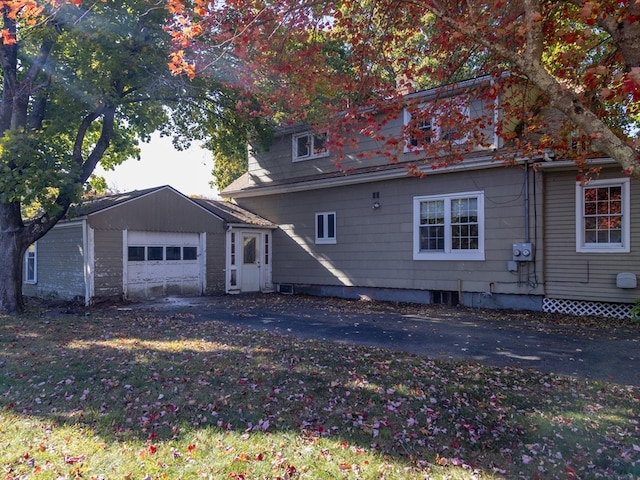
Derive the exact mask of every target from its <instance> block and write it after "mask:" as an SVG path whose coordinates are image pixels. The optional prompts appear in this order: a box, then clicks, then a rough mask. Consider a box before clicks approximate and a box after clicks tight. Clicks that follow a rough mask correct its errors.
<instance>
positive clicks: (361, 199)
mask: <svg viewBox="0 0 640 480" xmlns="http://www.w3.org/2000/svg"><path fill="white" fill-rule="evenodd" d="M480 81H482V79H480V80H478V79H474V80H469V81H467V82H461V83H459V84H457V85H455V86H452V87H451V88H450V89H449V90H448V91H447V92H446V93H444V94H443V90H442V89H438V90H435V89H434V90H430V91H425V92H417V93H413V94H411V95H409V96H407V101H408V103H407V105H409V104H411V105H415V104H416V102H418V103H417V104H418V105H427V104H429V102H434V101H436V100H437V101H440V100H442V97H443V96H448V98H452V99H454V98H457V99H460V98H462V99H463V100H462V101H460V102H458V103H457V104H458V105H462V107H455V108H456V115H464V116H466V117H469V118H471V119H473V118H474V117H477V116H478V115H480V114H481V111H482V110H483V105H482V100H481V99H479V98H474V96H473V93H471V94H470V93H469V92H473V88H474V86H475V85H477V84H478V82H480ZM442 111H443V112H444V115H445V116H449V117H451V116H452V113H451V109H450V110H449V111H447V110H446V109H443V110H442ZM494 111H496V112H499V111H500V109H499V108H498V109H495V110H494ZM412 112H415V108H413V110H412V109H411V108H409V107H407V108H405V110H404V113H403V114H400V115H397V118H395V119H393V120H390V121H388V122H386V123H384V126H383V131H382V133H388V134H394V135H396V136H398V135H400V133H401V132H402V131H403V129H406V128H407V124H408V122H409V121H410V119H411V115H412V114H413V113H412ZM438 125H440V126H438ZM442 125H444V123H439V122H438V121H437V120H436V119H434V120H433V121H430V119H428V118H427V119H426V120H424V119H423V120H422V121H421V122H420V123H419V125H418V127H417V128H418V129H419V130H422V131H425V132H428V133H429V135H436V136H437V135H441V136H444V135H450V132H448V131H444V127H442ZM448 128H452V127H448ZM514 128H515V127H514ZM454 133H455V132H454ZM494 133H495V132H493V127H491V126H490V125H489V126H486V127H485V131H484V132H483V137H484V141H483V142H481V144H480V145H479V146H474V147H473V148H468V149H467V150H466V151H465V152H464V154H463V161H461V162H459V163H455V164H452V165H449V166H443V167H442V168H439V169H435V170H431V169H430V167H429V166H428V165H424V164H422V163H417V164H416V165H417V169H418V170H420V171H422V172H425V173H426V174H427V175H426V177H425V178H419V177H417V176H415V175H408V173H407V168H406V167H407V166H408V165H410V164H412V163H414V162H415V158H416V155H415V153H416V152H415V147H416V146H418V147H419V142H414V139H415V136H414V135H413V134H412V136H411V137H410V140H408V141H407V145H406V147H405V149H406V151H407V155H406V157H407V159H406V160H403V158H400V159H399V161H398V162H397V163H389V162H388V160H387V158H385V157H384V156H375V155H374V156H373V157H372V158H368V157H369V155H362V153H368V152H373V151H374V145H373V141H372V140H370V139H367V138H362V139H361V141H360V143H359V146H358V149H359V150H358V151H351V152H346V155H345V158H344V159H342V170H338V169H337V168H336V165H335V163H334V161H333V156H332V153H331V151H330V150H329V149H328V148H327V144H326V141H327V136H326V133H325V132H314V131H311V130H310V129H309V128H305V127H304V126H296V127H286V128H282V129H281V130H279V131H278V132H277V133H276V135H275V139H274V141H273V144H272V145H271V147H270V148H269V150H268V151H251V153H250V158H249V165H248V171H247V172H246V173H245V174H244V175H243V176H241V177H240V178H239V179H238V180H236V181H235V182H234V183H232V184H231V185H229V186H228V187H227V188H226V189H225V190H224V191H223V192H222V195H223V196H224V197H227V198H229V199H231V200H232V201H233V202H234V203H235V204H237V205H238V206H240V207H242V208H246V209H247V210H249V211H252V212H255V213H256V214H258V215H260V216H261V217H263V218H267V219H269V220H270V221H271V222H273V223H274V224H276V225H278V228H277V229H276V230H275V231H274V232H273V239H272V248H271V250H270V251H271V252H272V255H273V263H272V280H273V283H274V285H276V288H277V290H279V291H281V292H298V293H308V294H314V295H326V296H338V297H345V298H371V299H376V300H390V301H410V302H420V303H451V304H462V305H465V306H470V307H490V308H515V309H528V310H537V311H548V312H569V313H575V314H598V315H609V316H625V315H628V313H629V310H630V306H631V304H632V303H633V302H634V301H635V300H636V299H637V298H640V290H639V289H638V286H637V281H636V277H637V275H638V274H639V273H640V184H638V182H637V181H636V180H633V179H630V178H628V177H626V176H624V175H623V174H622V173H621V172H620V168H619V167H618V166H617V165H616V164H615V163H614V162H613V161H612V160H611V159H608V158H594V159H592V162H593V163H594V164H596V165H598V166H600V167H602V172H601V174H600V176H599V177H598V179H597V180H593V181H592V182H590V183H588V184H585V185H583V184H581V183H579V182H577V181H576V167H575V164H574V163H573V162H572V161H570V160H563V159H561V158H552V153H553V152H550V153H551V154H549V153H548V152H545V154H543V155H539V156H538V157H530V158H515V157H514V158H513V164H514V165H513V166H509V167H506V166H505V164H504V163H503V162H497V161H496V160H495V152H500V151H501V150H504V149H505V145H504V144H503V143H502V141H501V140H500V138H499V137H498V136H497V135H495V134H494ZM450 138H454V139H455V140H454V142H453V143H455V144H459V145H461V146H463V145H465V143H468V144H470V142H467V138H466V137H465V136H464V135H461V136H459V137H453V136H452V137H450ZM427 141H428V140H427ZM345 171H348V174H345V173H344V172H345Z"/></svg>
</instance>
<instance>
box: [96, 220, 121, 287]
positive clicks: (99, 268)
mask: <svg viewBox="0 0 640 480" xmlns="http://www.w3.org/2000/svg"><path fill="white" fill-rule="evenodd" d="M122 258H123V252H122V231H120V230H95V231H94V274H93V282H94V284H93V285H94V297H96V298H121V297H122V288H123V287H122V273H123V264H122Z"/></svg>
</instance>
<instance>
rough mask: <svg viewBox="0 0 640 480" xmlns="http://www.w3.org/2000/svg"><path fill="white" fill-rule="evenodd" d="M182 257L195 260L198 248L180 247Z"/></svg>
mask: <svg viewBox="0 0 640 480" xmlns="http://www.w3.org/2000/svg"><path fill="white" fill-rule="evenodd" d="M182 259H183V260H197V259H198V248H197V247H182Z"/></svg>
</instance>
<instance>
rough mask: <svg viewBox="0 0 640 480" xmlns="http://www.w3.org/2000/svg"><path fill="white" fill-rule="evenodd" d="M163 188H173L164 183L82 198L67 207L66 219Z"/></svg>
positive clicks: (89, 213)
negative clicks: (159, 185)
mask: <svg viewBox="0 0 640 480" xmlns="http://www.w3.org/2000/svg"><path fill="white" fill-rule="evenodd" d="M163 188H171V189H172V190H175V189H173V188H172V187H169V186H168V185H164V186H161V187H153V188H147V189H144V190H134V191H132V192H125V193H114V194H110V195H104V196H101V197H96V198H92V199H84V200H81V201H80V203H77V204H73V205H71V207H70V208H69V212H68V213H67V219H70V218H74V217H82V216H85V215H91V214H92V213H97V212H99V211H101V210H105V209H107V208H110V207H113V206H116V205H118V204H121V203H124V202H128V201H129V200H133V199H135V198H139V197H142V196H144V195H147V194H149V193H153V192H155V191H158V190H161V189H163ZM176 192H177V190H176ZM177 193H180V192H177Z"/></svg>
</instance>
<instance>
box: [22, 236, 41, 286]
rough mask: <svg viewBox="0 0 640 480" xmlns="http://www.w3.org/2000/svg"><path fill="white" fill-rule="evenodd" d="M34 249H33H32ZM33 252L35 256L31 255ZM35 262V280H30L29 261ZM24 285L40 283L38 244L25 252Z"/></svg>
mask: <svg viewBox="0 0 640 480" xmlns="http://www.w3.org/2000/svg"><path fill="white" fill-rule="evenodd" d="M32 248H33V249H32ZM32 252H33V255H32V256H31V255H29V254H30V253H32ZM30 260H32V261H33V278H29V261H30ZM24 283H27V284H29V285H35V284H36V283H38V243H37V242H35V243H32V244H31V245H29V246H28V247H27V250H26V251H25V252H24Z"/></svg>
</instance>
